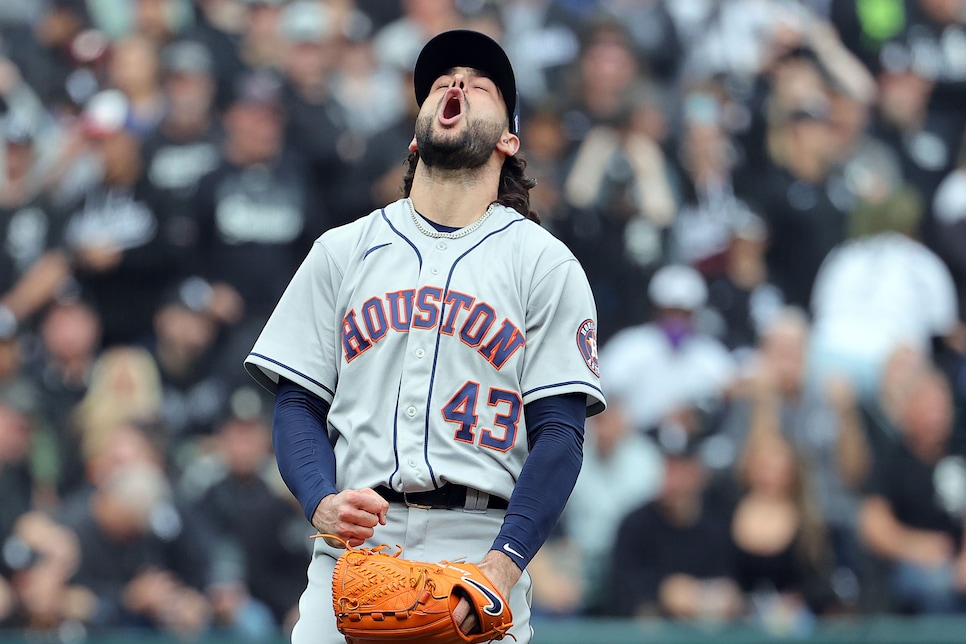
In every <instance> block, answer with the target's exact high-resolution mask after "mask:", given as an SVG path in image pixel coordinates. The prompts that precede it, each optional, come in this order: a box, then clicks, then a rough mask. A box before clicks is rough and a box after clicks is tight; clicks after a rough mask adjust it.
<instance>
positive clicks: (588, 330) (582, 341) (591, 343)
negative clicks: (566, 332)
mask: <svg viewBox="0 0 966 644" xmlns="http://www.w3.org/2000/svg"><path fill="white" fill-rule="evenodd" d="M577 348H578V349H580V355H582V356H583V357H584V362H585V363H586V364H587V368H588V369H590V370H591V371H593V372H594V375H595V376H597V377H598V378H600V363H599V362H598V361H597V323H596V322H594V321H593V320H584V321H583V322H581V323H580V328H579V329H577Z"/></svg>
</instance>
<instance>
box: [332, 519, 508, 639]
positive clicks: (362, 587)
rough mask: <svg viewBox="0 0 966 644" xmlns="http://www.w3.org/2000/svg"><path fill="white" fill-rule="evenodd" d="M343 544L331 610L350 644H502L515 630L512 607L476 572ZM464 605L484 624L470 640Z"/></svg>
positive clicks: (398, 551) (471, 567)
mask: <svg viewBox="0 0 966 644" xmlns="http://www.w3.org/2000/svg"><path fill="white" fill-rule="evenodd" d="M319 536H326V537H330V538H334V539H337V540H339V541H342V539H339V538H338V537H333V536H332V535H319ZM343 544H344V545H345V546H346V551H345V552H344V553H342V555H341V556H340V557H339V559H338V561H337V562H336V564H335V572H334V573H333V576H332V608H333V610H335V617H336V622H337V624H338V627H339V632H341V633H342V634H343V635H345V639H346V642H347V643H348V644H385V643H386V642H424V643H426V644H463V643H464V642H471V643H473V644H476V643H478V642H491V641H494V640H502V639H503V638H504V637H506V635H508V633H507V631H508V630H509V629H510V627H511V626H513V617H512V615H511V614H510V605H509V603H507V601H506V599H505V598H504V597H503V596H502V595H501V594H500V592H499V591H497V590H496V588H495V587H494V586H493V584H492V583H491V582H490V580H489V579H488V578H487V576H486V575H485V574H484V573H483V571H481V570H480V569H479V567H478V566H476V565H475V564H466V563H453V562H447V561H442V562H440V563H435V564H434V563H425V562H422V561H411V560H409V559H403V558H402V556H401V555H402V548H401V547H400V546H396V552H395V553H394V554H390V553H389V550H390V548H389V546H387V545H385V544H383V545H381V546H379V547H377V548H352V547H349V545H348V544H347V543H345V542H344V541H343ZM463 597H465V598H466V599H468V600H469V602H470V606H471V607H472V608H473V611H474V612H475V613H476V617H477V620H478V624H477V626H476V627H475V628H474V629H473V631H474V632H473V633H471V634H466V633H463V632H462V631H460V629H459V627H457V625H456V623H455V622H454V621H453V609H455V608H456V605H457V604H458V603H459V600H460V599H461V598H463ZM510 637H513V635H512V634H510ZM514 639H516V638H515V637H514Z"/></svg>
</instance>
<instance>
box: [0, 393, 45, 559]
mask: <svg viewBox="0 0 966 644" xmlns="http://www.w3.org/2000/svg"><path fill="white" fill-rule="evenodd" d="M37 403H38V400H37V393H36V391H35V390H34V388H33V387H32V386H31V384H30V383H29V382H28V381H26V380H24V379H17V380H14V381H8V382H7V383H4V385H3V386H2V388H0V542H2V541H3V539H6V538H7V537H8V536H9V535H10V534H11V532H12V531H13V527H14V524H15V523H16V521H17V518H18V517H19V516H20V515H22V514H24V513H26V512H28V511H29V510H31V509H32V508H33V504H34V503H35V502H37V501H39V500H40V498H41V497H40V495H39V492H41V489H40V485H39V483H40V482H39V481H38V478H39V477H38V473H37V471H36V470H35V468H34V467H32V465H31V453H32V452H34V453H36V452H37V449H36V442H38V441H37V440H36V439H37V434H38V433H39V432H40V429H41V428H40V425H39V422H38V421H39V420H40V419H39V417H38V411H39V410H38V408H37Z"/></svg>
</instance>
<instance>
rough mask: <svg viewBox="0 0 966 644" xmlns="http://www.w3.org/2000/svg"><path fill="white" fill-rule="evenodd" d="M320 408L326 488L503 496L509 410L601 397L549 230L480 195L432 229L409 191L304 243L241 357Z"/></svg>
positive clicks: (589, 339)
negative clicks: (570, 397)
mask: <svg viewBox="0 0 966 644" xmlns="http://www.w3.org/2000/svg"><path fill="white" fill-rule="evenodd" d="M245 365H246V368H247V369H248V371H249V373H251V374H252V376H253V377H254V378H255V379H256V380H257V381H259V382H260V383H261V384H263V385H264V386H266V387H268V388H270V389H271V388H273V387H274V383H276V382H277V381H278V377H279V376H282V377H284V378H286V379H288V380H291V381H293V382H296V383H298V384H300V385H302V386H303V387H305V388H307V389H308V390H310V391H312V392H314V393H315V394H317V395H318V396H320V397H321V398H323V399H324V400H326V401H328V402H329V403H330V404H331V408H330V410H329V415H328V432H329V438H330V440H331V441H332V442H333V444H334V446H335V452H336V462H337V463H338V467H337V479H336V487H337V488H338V489H340V490H342V489H347V488H355V489H358V488H364V487H375V486H377V485H388V486H390V487H392V488H394V489H396V490H399V491H406V492H417V491H423V490H431V489H434V488H435V487H437V486H440V485H442V484H443V483H446V482H451V483H456V484H462V485H467V486H470V487H473V488H476V489H479V490H481V491H484V492H487V493H489V494H495V495H497V496H500V497H503V498H505V499H509V498H510V494H511V492H512V491H513V487H514V485H515V483H516V480H517V477H518V475H519V473H520V470H521V469H522V467H523V463H524V461H525V460H526V458H527V455H528V453H529V447H528V444H527V443H528V441H527V434H526V423H525V419H524V414H523V407H524V405H526V404H527V403H529V402H531V401H533V400H537V399H539V398H542V397H545V396H552V395H557V394H564V393H575V392H576V393H582V394H585V395H586V396H587V404H588V412H589V413H591V414H592V413H596V412H597V411H599V410H600V409H602V408H603V405H604V397H603V395H602V393H601V390H600V383H599V370H598V362H597V336H596V308H595V304H594V300H593V295H592V293H591V290H590V287H589V285H588V283H587V279H586V276H585V275H584V272H583V269H582V268H581V267H580V265H579V263H578V262H577V260H576V259H575V258H574V256H573V255H572V254H571V253H570V251H569V250H568V249H567V248H566V246H565V245H564V244H563V243H561V242H560V241H559V240H557V239H556V238H554V237H553V236H552V235H551V234H550V233H549V232H547V231H546V230H544V229H543V228H541V227H540V226H538V225H536V224H534V223H533V222H531V221H529V220H527V219H525V218H524V217H523V216H521V215H520V214H519V213H517V212H516V211H515V210H512V209H509V208H505V207H503V206H499V205H493V206H491V207H490V208H489V209H488V210H487V214H486V215H485V216H484V217H483V218H481V219H480V220H479V221H477V222H476V223H474V224H472V225H470V226H468V227H466V228H462V229H460V230H458V231H456V232H453V233H440V232H438V231H436V230H435V229H433V228H432V227H431V226H430V225H429V224H428V223H427V222H426V221H425V220H423V219H422V218H421V217H420V216H419V215H417V214H416V213H415V211H414V210H413V208H412V204H411V202H410V201H409V200H408V199H403V200H400V201H397V202H395V203H393V204H390V205H389V206H387V207H386V208H384V209H381V210H379V211H375V212H373V213H371V214H370V215H368V216H366V217H363V218H361V219H359V220H357V221H355V222H353V223H350V224H347V225H345V226H342V227H339V228H335V229H332V230H330V231H327V232H326V233H325V234H323V235H322V236H321V237H320V238H319V239H318V240H316V242H315V244H314V245H313V248H312V249H311V251H310V252H309V254H308V256H307V257H306V259H305V261H304V262H303V264H302V266H301V267H300V268H299V270H298V271H297V273H296V274H295V276H294V277H293V279H292V281H291V283H290V284H289V286H288V288H287V289H286V291H285V293H284V294H283V295H282V297H281V299H280V301H279V303H278V306H277V307H276V309H275V311H274V313H273V314H272V316H271V318H270V319H269V321H268V322H267V324H266V325H265V328H264V329H263V331H262V333H261V335H260V337H259V338H258V340H257V342H256V343H255V346H254V348H253V349H252V352H251V354H250V355H249V356H248V358H247V359H246V361H245Z"/></svg>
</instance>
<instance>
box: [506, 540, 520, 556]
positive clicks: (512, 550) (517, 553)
mask: <svg viewBox="0 0 966 644" xmlns="http://www.w3.org/2000/svg"><path fill="white" fill-rule="evenodd" d="M503 549H504V550H506V551H507V552H509V553H510V554H511V555H513V556H514V557H517V558H519V559H523V555H521V554H520V553H519V552H517V551H516V550H514V549H513V548H511V547H510V544H508V543H504V544H503Z"/></svg>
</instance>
